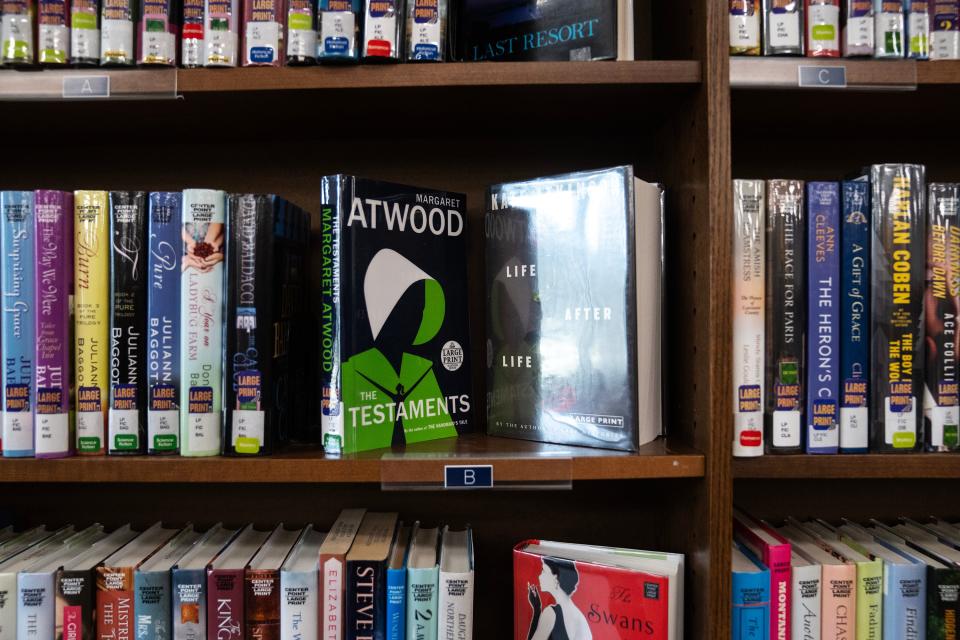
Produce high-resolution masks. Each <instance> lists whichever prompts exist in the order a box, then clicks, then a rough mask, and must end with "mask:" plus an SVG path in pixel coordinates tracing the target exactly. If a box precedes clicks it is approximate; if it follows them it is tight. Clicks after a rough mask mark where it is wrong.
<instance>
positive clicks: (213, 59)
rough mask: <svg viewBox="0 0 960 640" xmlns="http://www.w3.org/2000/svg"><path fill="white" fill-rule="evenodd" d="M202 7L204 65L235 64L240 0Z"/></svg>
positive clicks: (213, 0)
mask: <svg viewBox="0 0 960 640" xmlns="http://www.w3.org/2000/svg"><path fill="white" fill-rule="evenodd" d="M203 9H204V10H203V13H204V29H203V47H204V56H203V64H204V66H206V67H235V66H237V56H238V51H239V48H240V20H241V18H242V14H241V13H240V0H204V8H203ZM184 195H186V193H185V194H184Z"/></svg>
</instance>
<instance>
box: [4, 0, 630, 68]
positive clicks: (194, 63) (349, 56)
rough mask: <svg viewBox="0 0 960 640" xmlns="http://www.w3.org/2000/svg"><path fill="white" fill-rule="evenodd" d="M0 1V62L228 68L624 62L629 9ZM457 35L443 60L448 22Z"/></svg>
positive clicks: (225, 0) (301, 0)
mask: <svg viewBox="0 0 960 640" xmlns="http://www.w3.org/2000/svg"><path fill="white" fill-rule="evenodd" d="M541 4H542V3H539V2H519V3H512V4H511V5H510V6H509V7H506V8H505V7H503V6H502V5H501V3H497V2H489V1H482V0H465V1H463V2H460V3H454V6H453V7H451V3H450V2H449V0H407V1H406V2H404V0H73V2H63V1H61V2H36V0H15V1H11V2H5V3H4V4H3V8H2V14H3V19H2V27H0V62H2V64H3V65H8V66H31V65H35V64H39V65H44V66H52V67H63V66H67V65H78V66H90V65H104V66H118V67H124V66H133V65H147V66H176V65H178V64H180V65H182V66H184V67H204V66H206V67H236V66H244V67H249V66H273V67H278V66H285V65H311V64H316V63H317V62H324V63H326V62H333V63H344V62H356V61H358V60H361V59H362V60H366V61H373V62H377V61H401V60H406V61H411V62H412V61H418V62H419V61H433V62H442V61H445V60H448V59H451V58H452V57H460V58H462V59H465V60H488V59H489V60H495V59H511V60H516V59H571V60H573V59H576V60H602V59H613V58H617V57H618V56H619V57H622V58H627V59H632V58H633V10H632V4H633V3H632V0H619V1H618V0H591V2H588V3H585V5H581V4H580V3H579V2H577V1H575V0H559V1H554V2H551V3H550V5H549V6H548V7H545V8H544V7H542V6H540V5H541ZM453 11H456V12H457V19H458V23H459V24H460V25H461V28H462V36H461V37H462V46H461V49H462V53H461V54H460V55H459V56H457V55H453V53H452V48H451V45H450V40H451V38H450V31H451V25H452V24H453V20H452V16H451V13H452V12H453Z"/></svg>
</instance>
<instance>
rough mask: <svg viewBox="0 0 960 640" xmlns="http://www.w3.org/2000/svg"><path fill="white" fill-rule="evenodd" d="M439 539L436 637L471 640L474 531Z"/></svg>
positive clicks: (444, 533) (451, 532)
mask: <svg viewBox="0 0 960 640" xmlns="http://www.w3.org/2000/svg"><path fill="white" fill-rule="evenodd" d="M441 539H442V540H441V544H440V575H439V578H438V583H439V584H438V587H437V590H438V591H439V594H438V602H437V610H438V612H439V613H438V618H437V636H436V637H437V638H439V639H440V640H473V589H474V587H473V574H474V563H473V531H471V530H470V527H467V528H466V529H460V530H452V529H450V527H444V528H443V531H442V532H441ZM674 595H675V594H674ZM421 617H422V612H421ZM414 637H416V636H414Z"/></svg>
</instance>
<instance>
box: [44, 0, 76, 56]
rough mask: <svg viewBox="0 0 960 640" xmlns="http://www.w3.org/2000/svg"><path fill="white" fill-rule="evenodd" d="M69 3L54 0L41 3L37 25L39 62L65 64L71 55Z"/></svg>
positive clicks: (62, 0)
mask: <svg viewBox="0 0 960 640" xmlns="http://www.w3.org/2000/svg"><path fill="white" fill-rule="evenodd" d="M69 6H70V5H69V3H68V2H67V1H66V0H52V1H50V2H41V3H40V14H39V16H38V23H39V24H38V25H37V62H39V63H40V64H42V65H46V66H63V65H66V64H67V60H68V58H69V56H70V51H69V47H70V28H69V27H68V26H67V25H68V20H69V16H68V12H69Z"/></svg>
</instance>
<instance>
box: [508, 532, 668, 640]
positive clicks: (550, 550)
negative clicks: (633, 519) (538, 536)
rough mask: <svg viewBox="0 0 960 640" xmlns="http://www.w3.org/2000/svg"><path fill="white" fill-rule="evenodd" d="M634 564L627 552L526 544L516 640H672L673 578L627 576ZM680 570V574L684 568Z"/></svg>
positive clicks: (518, 573) (517, 579) (516, 568)
mask: <svg viewBox="0 0 960 640" xmlns="http://www.w3.org/2000/svg"><path fill="white" fill-rule="evenodd" d="M637 553H642V552H637ZM663 555H664V556H665V557H666V556H670V555H671V554H663ZM605 557H606V558H607V559H608V560H605V559H604V558H605ZM634 559H636V557H635V556H633V555H631V552H629V551H627V550H618V549H606V548H602V547H590V546H586V545H567V544H560V543H549V542H540V541H539V540H530V541H526V542H522V543H520V544H519V545H517V546H516V547H515V548H514V552H513V572H514V621H515V622H514V624H515V627H514V639H515V640H607V639H610V640H615V639H616V640H620V639H623V640H631V639H640V638H643V639H645V640H649V639H656V638H663V639H664V640H668V639H669V638H671V637H672V636H671V634H670V631H671V628H670V627H671V626H675V625H670V624H669V621H670V611H671V609H673V608H674V607H673V604H672V603H671V602H670V577H669V575H668V574H667V573H666V572H665V573H664V574H663V575H656V574H654V573H648V572H646V571H637V570H636V569H635V568H626V567H627V566H632V565H633V560H634ZM619 560H624V562H620V561H619ZM643 562H646V559H644V560H643ZM679 566H680V570H681V573H682V560H681V561H680V565H679ZM681 598H682V596H681ZM681 601H682V600H681Z"/></svg>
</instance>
